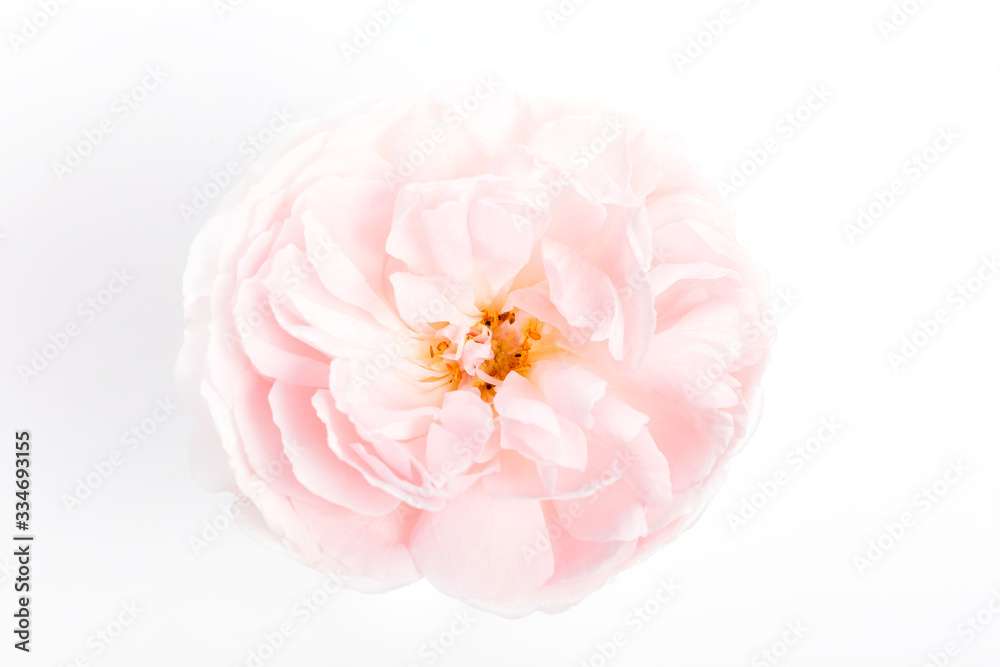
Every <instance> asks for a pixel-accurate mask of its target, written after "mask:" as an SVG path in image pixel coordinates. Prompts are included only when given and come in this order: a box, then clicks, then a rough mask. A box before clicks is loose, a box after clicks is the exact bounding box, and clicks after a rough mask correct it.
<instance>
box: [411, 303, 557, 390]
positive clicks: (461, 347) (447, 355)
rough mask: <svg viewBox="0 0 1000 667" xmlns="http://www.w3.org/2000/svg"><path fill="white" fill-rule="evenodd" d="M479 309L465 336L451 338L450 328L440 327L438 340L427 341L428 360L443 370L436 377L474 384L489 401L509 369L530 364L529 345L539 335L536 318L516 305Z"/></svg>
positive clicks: (455, 386) (452, 382)
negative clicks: (507, 307)
mask: <svg viewBox="0 0 1000 667" xmlns="http://www.w3.org/2000/svg"><path fill="white" fill-rule="evenodd" d="M482 312H483V317H482V319H481V320H480V321H479V322H478V323H477V324H475V325H473V326H472V327H470V328H469V330H468V331H467V332H466V333H465V336H464V339H462V338H461V336H459V338H460V340H458V341H456V340H452V339H451V338H450V337H449V336H448V334H449V333H452V332H447V331H446V330H441V331H439V332H438V333H437V335H436V336H435V338H437V339H439V340H437V342H436V343H433V342H432V343H431V345H430V361H431V364H432V367H437V369H438V370H439V371H443V373H442V376H439V377H442V379H445V380H447V382H448V384H450V385H451V387H452V388H453V389H458V388H459V387H464V386H472V387H475V388H476V389H478V390H479V395H480V397H481V398H482V399H483V400H484V401H486V402H487V403H489V402H492V401H493V397H494V396H495V395H496V388H497V385H499V384H500V383H502V382H503V380H504V378H506V377H507V374H508V373H510V372H511V371H518V372H523V371H525V370H527V369H528V368H530V367H531V347H532V345H534V344H535V343H537V342H538V341H540V340H541V338H542V335H541V334H540V333H539V331H538V329H539V326H540V323H539V321H538V320H537V319H536V318H534V317H531V316H530V315H528V314H527V313H525V312H524V311H521V310H518V309H517V308H513V309H511V310H507V311H504V312H498V311H497V310H494V309H488V310H485V311H482ZM447 328H448V327H446V329H447Z"/></svg>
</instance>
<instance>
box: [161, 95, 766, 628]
mask: <svg viewBox="0 0 1000 667" xmlns="http://www.w3.org/2000/svg"><path fill="white" fill-rule="evenodd" d="M184 294H185V314H186V317H187V320H188V323H189V324H188V327H187V331H186V335H185V342H184V348H183V350H182V353H181V358H180V361H179V363H178V376H179V379H180V381H181V383H182V385H183V386H184V387H185V389H186V390H187V391H188V392H189V393H190V394H191V397H192V398H191V400H192V404H193V405H194V407H195V410H196V413H197V415H198V417H199V419H198V421H199V425H198V427H197V432H196V437H195V438H194V442H193V462H194V466H195V472H196V476H197V477H198V479H199V481H201V482H202V484H203V485H204V486H205V487H206V488H208V489H210V490H231V491H235V492H236V493H237V494H238V495H239V496H240V498H241V499H243V500H244V503H243V504H244V507H243V508H242V512H241V514H242V516H243V517H244V518H247V519H251V520H253V519H255V520H257V521H258V524H259V525H260V526H263V527H265V528H266V531H267V533H268V534H271V535H273V536H274V537H276V538H278V540H280V542H281V544H282V545H283V546H284V548H285V549H286V550H287V551H288V552H289V553H291V554H293V555H294V556H295V557H297V558H298V559H300V560H301V561H303V562H305V563H307V564H309V565H311V566H313V567H316V568H318V569H321V570H324V571H329V572H336V573H338V576H339V577H340V578H341V579H342V580H343V582H344V584H345V585H346V586H348V587H351V588H354V589H357V590H364V591H381V590H388V589H392V588H396V587H399V586H403V585H405V584H409V583H411V582H414V581H417V580H419V579H421V578H422V577H423V578H426V579H427V580H428V581H429V582H430V583H431V584H432V585H433V586H435V587H436V588H437V589H439V590H440V591H442V592H443V593H445V594H447V595H449V596H453V597H455V598H459V599H461V600H464V601H466V602H468V603H470V604H473V605H476V606H478V607H480V608H483V609H489V610H493V611H496V612H498V613H502V614H505V615H509V616H517V615H523V614H525V613H528V612H531V611H534V610H543V611H548V612H553V611H559V610H562V609H565V608H566V607H568V606H570V605H572V604H575V603H576V602H578V601H579V600H580V599H582V598H583V597H584V596H586V595H587V594H588V593H590V592H592V591H594V590H595V589H597V588H598V587H600V586H602V585H603V584H604V582H606V581H607V580H608V578H609V577H611V576H612V575H614V574H615V573H617V572H620V571H621V570H622V569H624V568H626V567H629V566H630V565H631V564H633V563H636V562H638V561H640V560H643V559H645V558H647V557H648V556H650V555H651V554H652V553H653V551H654V550H655V549H657V548H658V547H659V546H661V545H663V544H665V543H667V542H669V541H671V540H673V539H674V538H675V537H676V536H677V534H678V533H679V532H680V531H682V530H684V529H685V528H686V527H688V526H690V525H691V524H692V522H693V521H694V520H695V519H696V518H697V517H698V516H699V515H700V513H701V512H702V511H703V509H704V507H705V504H706V502H707V501H708V499H709V498H710V497H711V496H712V495H713V494H714V493H715V491H716V490H717V488H718V486H719V483H720V481H721V478H722V476H723V474H724V471H725V468H726V466H727V463H728V461H729V460H730V457H731V456H732V455H733V454H734V453H735V452H736V451H737V450H738V449H739V448H740V446H741V444H742V443H743V442H744V441H745V439H746V438H747V436H748V434H749V432H750V431H751V430H752V427H753V421H754V415H755V410H754V408H755V406H756V405H757V404H758V400H759V394H760V391H759V384H760V376H761V372H762V369H763V361H764V359H765V356H766V354H767V350H768V348H769V347H770V344H771V342H772V341H771V335H770V333H769V331H768V329H767V327H764V326H761V324H760V323H761V322H762V321H763V311H764V308H765V302H766V280H765V278H764V276H763V274H762V272H761V271H760V269H759V268H757V267H756V266H755V264H754V263H753V262H751V260H750V259H749V258H748V256H747V255H746V253H745V251H744V250H743V248H742V247H741V245H740V243H739V242H738V240H737V238H736V236H735V234H734V231H733V229H732V227H731V225H730V223H729V221H728V219H727V215H726V213H725V212H724V211H723V210H720V207H719V206H718V205H717V204H716V202H715V200H714V197H713V194H712V192H711V189H710V188H709V187H708V186H707V185H706V184H705V183H704V182H703V181H702V180H701V179H700V178H699V177H698V176H697V174H696V172H695V170H694V168H693V166H692V165H691V164H690V162H689V161H688V160H687V159H686V158H685V157H684V155H683V153H682V152H681V150H680V148H679V146H678V143H677V140H676V138H674V137H671V136H669V135H666V134H662V133H658V132H657V131H655V130H653V129H651V128H650V127H648V126H646V125H644V124H643V123H641V122H640V121H638V120H636V119H634V118H631V117H627V116H624V115H621V114H613V113H608V112H607V111H604V110H602V109H600V108H591V107H585V106H578V105H577V106H574V105H557V104H551V103H545V104H542V103H538V102H532V103H529V102H527V101H525V100H523V99H522V98H520V97H516V98H515V97H513V96H512V97H511V98H509V99H508V98H504V99H497V100H490V101H489V102H488V103H486V104H484V105H483V109H482V110H481V111H480V112H479V113H478V114H473V113H469V112H467V111H465V110H464V109H457V110H456V109H454V108H451V107H448V106H445V105H441V104H437V103H435V102H432V101H425V100H420V101H406V102H383V103H379V104H376V105H374V106H372V105H367V106H364V107H362V108H361V109H360V110H359V109H358V108H357V105H354V104H349V105H345V106H343V107H340V108H337V109H335V110H333V111H332V112H330V113H329V114H328V115H327V116H326V117H324V118H323V119H321V120H319V121H315V122H312V123H310V124H308V125H305V126H302V127H301V128H300V130H299V132H298V136H297V138H296V139H295V140H293V141H292V142H291V144H290V147H287V148H286V149H284V150H283V151H278V152H274V153H273V154H272V155H271V156H270V157H269V158H266V159H265V160H264V161H263V162H261V163H260V164H258V165H256V167H255V169H254V170H253V171H252V172H251V173H250V174H249V176H248V178H247V180H246V181H245V182H244V183H243V184H241V185H240V186H239V187H238V188H237V189H236V190H235V192H233V193H232V194H230V195H229V196H228V198H227V199H226V200H225V201H224V203H223V205H222V207H221V210H220V212H219V213H218V214H217V215H215V216H214V217H213V218H212V219H211V220H210V221H209V222H208V223H206V224H205V226H204V228H203V229H202V230H201V231H200V233H199V234H198V236H197V238H196V239H195V241H194V243H193V246H192V249H191V253H190V259H189V264H188V267H187V270H186V273H185V275H184Z"/></svg>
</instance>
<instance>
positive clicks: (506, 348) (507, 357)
mask: <svg viewBox="0 0 1000 667" xmlns="http://www.w3.org/2000/svg"><path fill="white" fill-rule="evenodd" d="M516 317H517V315H516V309H514V310H508V311H505V312H502V313H497V312H496V311H486V312H485V313H484V314H483V319H482V326H484V327H487V328H488V329H490V331H491V332H492V341H493V344H492V347H493V358H492V359H487V360H486V361H484V362H483V364H482V366H480V368H482V370H483V372H484V373H486V374H487V375H489V376H490V377H494V378H496V379H498V380H501V381H502V380H503V379H504V378H506V377H507V374H508V373H510V372H511V371H519V372H520V371H524V370H527V369H528V368H530V367H531V361H530V359H529V354H528V353H529V352H530V351H531V345H532V343H534V342H535V341H538V340H541V338H542V336H541V334H539V333H538V320H536V319H534V318H531V319H530V320H528V323H527V326H526V327H525V328H524V330H523V331H518V329H517V328H516V327H515V326H514V321H515V318H516ZM504 324H507V326H506V327H505V326H504ZM472 386H474V387H476V388H477V389H479V394H480V396H481V397H482V399H483V400H484V401H487V402H489V401H492V400H493V397H494V396H495V395H496V385H494V384H491V383H489V382H485V381H483V380H480V379H478V378H477V379H476V380H474V381H473V383H472Z"/></svg>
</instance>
